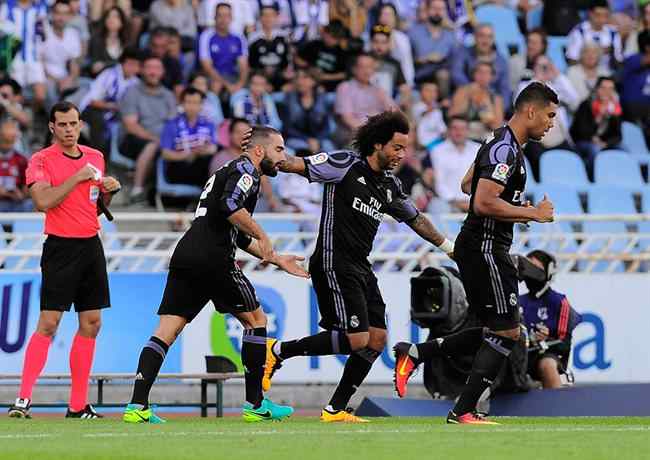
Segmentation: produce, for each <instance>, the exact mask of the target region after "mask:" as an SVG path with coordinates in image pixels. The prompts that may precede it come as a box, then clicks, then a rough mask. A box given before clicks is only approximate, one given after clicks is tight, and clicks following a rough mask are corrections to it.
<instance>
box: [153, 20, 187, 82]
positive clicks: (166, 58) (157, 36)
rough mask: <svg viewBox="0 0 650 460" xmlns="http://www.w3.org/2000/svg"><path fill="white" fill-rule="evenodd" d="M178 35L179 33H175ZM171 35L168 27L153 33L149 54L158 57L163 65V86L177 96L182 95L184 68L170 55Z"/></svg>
mask: <svg viewBox="0 0 650 460" xmlns="http://www.w3.org/2000/svg"><path fill="white" fill-rule="evenodd" d="M174 34H177V31H174ZM170 38H171V33H170V31H169V29H168V28H166V27H158V28H156V29H154V30H152V31H151V34H150V36H149V53H151V54H152V55H153V56H156V57H157V58H159V59H160V61H161V62H162V63H163V67H164V68H165V74H164V76H163V79H162V84H163V85H164V86H165V87H166V88H167V89H170V90H172V91H174V93H175V94H177V95H180V92H181V91H182V90H183V68H182V67H181V63H180V61H179V60H178V59H177V58H174V57H172V56H170V54H169V42H170Z"/></svg>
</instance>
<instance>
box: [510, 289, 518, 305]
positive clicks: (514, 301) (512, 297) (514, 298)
mask: <svg viewBox="0 0 650 460" xmlns="http://www.w3.org/2000/svg"><path fill="white" fill-rule="evenodd" d="M510 305H512V306H513V307H514V306H515V305H517V294H515V293H514V292H513V293H512V294H510Z"/></svg>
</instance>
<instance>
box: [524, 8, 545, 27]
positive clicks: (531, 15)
mask: <svg viewBox="0 0 650 460" xmlns="http://www.w3.org/2000/svg"><path fill="white" fill-rule="evenodd" d="M543 14H544V5H539V6H537V7H535V8H533V9H531V10H529V11H528V13H526V30H533V29H536V28H538V27H542V16H543Z"/></svg>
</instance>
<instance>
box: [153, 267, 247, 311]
mask: <svg viewBox="0 0 650 460" xmlns="http://www.w3.org/2000/svg"><path fill="white" fill-rule="evenodd" d="M209 301H212V303H213V304H214V309H215V310H216V311H218V312H221V313H231V314H233V315H235V314H237V313H245V312H250V311H255V310H257V309H258V308H259V306H260V302H259V300H258V299H257V295H256V294H255V288H253V285H252V284H251V282H250V281H249V280H248V278H246V276H245V275H244V274H243V273H242V272H241V270H239V268H236V267H233V268H232V269H229V270H214V271H209V272H206V273H197V272H196V271H194V270H189V269H182V268H173V267H172V268H170V269H169V273H168V275H167V284H166V285H165V292H164V294H163V298H162V301H161V302H160V308H158V314H159V315H174V316H180V317H182V318H185V319H186V320H187V321H188V322H190V321H192V320H193V319H194V318H196V315H198V314H199V312H200V311H201V310H202V309H203V307H205V305H206V304H207V303H208V302H209Z"/></svg>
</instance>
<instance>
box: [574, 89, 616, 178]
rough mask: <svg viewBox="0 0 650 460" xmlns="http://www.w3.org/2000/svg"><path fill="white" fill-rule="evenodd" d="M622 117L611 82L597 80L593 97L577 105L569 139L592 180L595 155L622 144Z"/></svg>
mask: <svg viewBox="0 0 650 460" xmlns="http://www.w3.org/2000/svg"><path fill="white" fill-rule="evenodd" d="M621 114H622V110H621V105H620V104H619V102H618V94H617V93H616V85H615V83H614V80H613V79H612V78H610V77H600V78H599V79H598V83H597V84H596V91H595V92H594V95H593V97H591V98H589V99H587V100H585V101H583V102H582V104H580V107H578V111H577V112H576V114H575V117H574V118H573V124H572V125H571V137H572V138H573V140H574V141H575V143H576V147H577V149H578V153H580V155H581V156H582V158H583V160H584V161H585V163H586V165H587V171H588V172H589V173H590V175H591V176H592V177H593V174H592V173H593V164H594V159H595V158H596V155H597V154H598V152H600V151H601V150H604V149H612V148H616V147H618V145H619V144H620V143H621Z"/></svg>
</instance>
